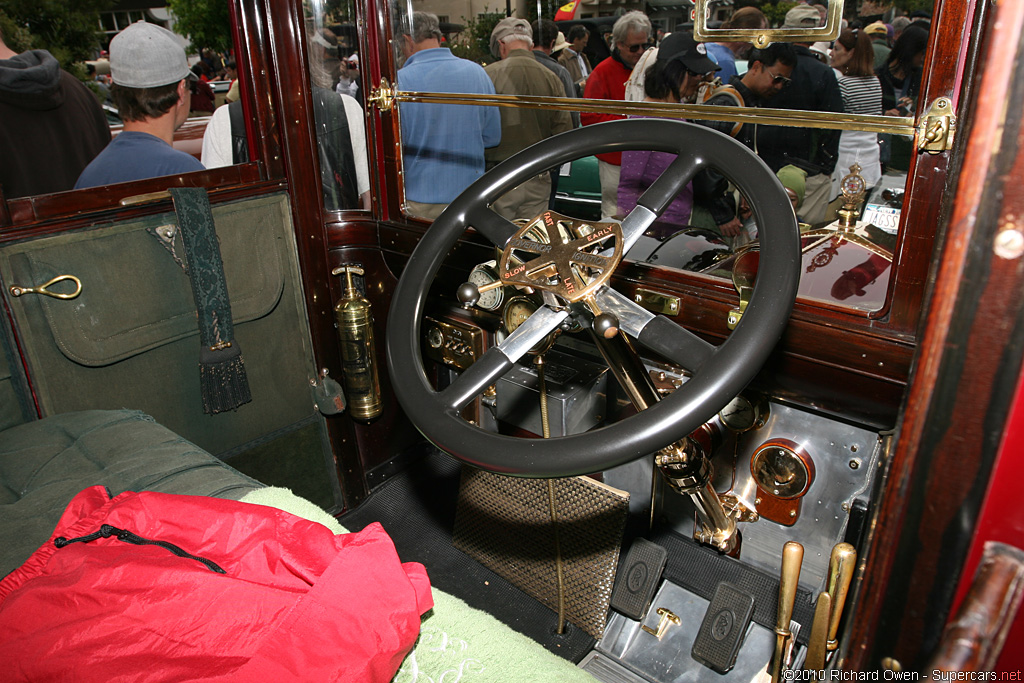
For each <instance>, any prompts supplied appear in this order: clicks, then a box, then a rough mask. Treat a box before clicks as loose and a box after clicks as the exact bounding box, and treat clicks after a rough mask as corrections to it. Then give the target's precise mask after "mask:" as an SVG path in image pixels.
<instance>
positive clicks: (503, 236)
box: [466, 204, 519, 249]
mask: <svg viewBox="0 0 1024 683" xmlns="http://www.w3.org/2000/svg"><path fill="white" fill-rule="evenodd" d="M466 222H467V224H468V225H470V226H472V227H473V228H476V231H477V232H479V233H480V234H482V235H483V236H484V237H486V238H487V239H488V240H490V242H491V244H493V245H494V246H496V247H498V248H499V249H504V248H505V245H506V244H507V243H508V240H509V238H511V237H512V235H514V234H515V233H516V231H517V230H519V227H518V226H517V225H516V224H515V223H513V222H512V221H510V220H508V219H507V218H505V217H504V216H501V215H499V214H497V213H495V212H494V211H493V210H492V209H491V208H490V207H488V206H486V205H479V204H478V205H476V206H472V207H470V209H469V211H467V212H466Z"/></svg>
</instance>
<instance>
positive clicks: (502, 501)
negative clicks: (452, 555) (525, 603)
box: [452, 467, 629, 638]
mask: <svg viewBox="0 0 1024 683" xmlns="http://www.w3.org/2000/svg"><path fill="white" fill-rule="evenodd" d="M554 483H555V499H556V508H557V518H558V526H557V530H558V538H557V540H558V543H559V545H560V547H561V554H562V563H563V567H562V575H563V583H564V587H565V616H566V619H567V620H568V621H570V622H572V623H573V624H575V625H576V626H578V627H580V628H581V629H583V630H584V631H586V632H587V633H589V634H590V635H591V636H593V637H594V638H600V637H601V634H602V633H603V631H604V626H605V619H606V618H607V615H608V603H609V601H610V600H611V594H612V584H613V583H614V582H615V569H616V566H617V564H618V559H619V548H620V546H621V544H622V533H623V529H624V527H625V523H626V516H627V513H628V509H629V495H628V494H627V493H625V492H623V491H618V490H616V489H612V488H610V487H608V486H605V485H603V484H601V483H599V482H596V481H594V480H593V479H589V478H587V477H573V478H568V479H555V480H554ZM452 543H453V544H454V545H455V547H456V548H458V549H459V550H461V551H462V552H464V553H466V554H467V555H469V556H470V557H472V558H474V559H475V560H477V561H478V562H480V563H481V564H483V565H484V566H486V567H488V568H489V569H491V570H492V571H493V572H495V573H496V574H498V575H499V576H501V577H502V578H504V579H506V580H507V581H509V582H510V583H512V584H513V585H515V586H516V587H518V588H519V589H521V590H522V591H523V592H525V593H527V594H528V595H530V596H532V597H534V598H536V599H537V600H539V601H540V602H541V603H542V604H544V605H547V606H548V607H550V608H551V609H552V610H555V611H556V612H557V610H558V579H557V565H556V559H555V558H556V552H555V547H556V546H555V543H556V537H555V526H554V525H553V524H552V521H551V513H550V508H549V505H548V482H547V480H545V479H522V478H519V477H507V476H503V475H498V474H491V473H489V472H483V471H481V470H476V469H473V468H470V467H464V468H463V470H462V482H461V485H460V489H459V500H458V506H457V508H456V517H455V529H454V533H453V536H452Z"/></svg>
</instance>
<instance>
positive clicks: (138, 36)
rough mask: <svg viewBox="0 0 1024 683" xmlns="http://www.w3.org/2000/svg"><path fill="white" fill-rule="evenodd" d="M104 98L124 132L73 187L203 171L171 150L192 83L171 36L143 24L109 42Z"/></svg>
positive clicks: (184, 115) (181, 51)
mask: <svg viewBox="0 0 1024 683" xmlns="http://www.w3.org/2000/svg"><path fill="white" fill-rule="evenodd" d="M110 76H111V80H112V81H113V86H112V87H111V89H110V94H111V96H112V97H113V100H114V104H116V105H117V108H118V112H119V113H120V115H121V120H122V121H123V122H124V128H123V130H122V131H121V133H120V134H118V135H117V137H115V138H114V140H113V141H112V142H111V143H110V144H109V145H107V146H106V148H105V149H104V150H103V151H102V152H101V153H100V154H99V155H98V156H97V157H96V158H95V159H93V161H92V163H91V164H89V165H88V166H87V167H86V168H85V170H84V171H82V175H81V176H79V178H78V182H77V183H76V184H75V188H84V187H98V186H100V185H111V184H113V183H123V182H128V181H131V180H141V179H143V178H155V177H158V176H166V175H178V174H181V173H190V172H192V171H201V170H203V165H202V164H201V163H199V161H198V160H197V159H196V158H195V157H193V156H191V155H189V154H186V153H185V152H181V151H178V150H176V149H174V147H172V143H173V142H174V132H175V131H176V130H178V128H180V127H181V125H182V124H183V123H184V122H185V119H187V118H188V113H189V109H190V107H191V103H192V82H193V81H194V80H196V76H195V75H194V74H193V73H192V72H191V71H190V70H189V67H188V60H187V59H186V57H185V50H184V49H183V48H182V46H181V43H179V42H178V38H177V36H175V35H174V34H173V33H171V32H170V31H168V30H167V29H165V28H161V27H160V26H157V25H156V24H150V23H147V22H144V21H140V22H138V23H135V24H132V25H131V26H129V27H128V28H126V29H124V30H123V31H121V32H120V33H118V34H117V35H116V36H114V39H113V40H111V41H110Z"/></svg>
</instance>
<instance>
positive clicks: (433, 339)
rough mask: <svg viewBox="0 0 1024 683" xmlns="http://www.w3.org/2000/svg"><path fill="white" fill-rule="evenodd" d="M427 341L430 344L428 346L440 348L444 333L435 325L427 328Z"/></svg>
mask: <svg viewBox="0 0 1024 683" xmlns="http://www.w3.org/2000/svg"><path fill="white" fill-rule="evenodd" d="M427 343H428V344H430V346H431V347H432V348H435V349H439V348H441V345H442V344H444V335H443V334H441V330H439V329H438V328H436V327H431V328H428V329H427Z"/></svg>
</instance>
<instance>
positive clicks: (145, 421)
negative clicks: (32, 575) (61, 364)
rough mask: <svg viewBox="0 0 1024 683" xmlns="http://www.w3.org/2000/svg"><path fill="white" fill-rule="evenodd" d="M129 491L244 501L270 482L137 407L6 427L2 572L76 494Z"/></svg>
mask: <svg viewBox="0 0 1024 683" xmlns="http://www.w3.org/2000/svg"><path fill="white" fill-rule="evenodd" d="M96 485H101V486H106V487H107V489H109V491H110V493H111V495H117V494H119V493H122V492H124V491H141V490H147V491H161V492H164V493H178V494H192V495H203V496H214V497H219V498H231V499H235V500H237V499H239V498H241V497H242V496H244V495H245V494H246V493H248V492H250V491H252V490H254V489H257V488H261V487H262V486H263V484H261V483H260V482H258V481H256V480H255V479H252V478H251V477H247V476H245V475H244V474H242V473H240V472H238V471H236V470H235V469H233V468H231V467H229V466H228V465H226V464H224V463H223V462H222V461H220V460H218V459H217V458H215V457H213V456H212V455H210V454H209V453H207V452H206V451H204V450H202V449H200V448H199V447H197V446H195V445H194V444H192V443H191V442H189V441H186V440H185V439H183V438H181V437H180V436H178V435H177V434H175V433H174V432H172V431H170V430H168V429H166V428H165V427H163V426H161V425H159V424H157V423H156V422H155V421H154V420H153V418H151V417H149V416H148V415H146V414H145V413H142V412H139V411H135V410H86V411H80V412H74V413H66V414H62V415H55V416H52V417H47V418H44V419H42V420H37V421H35V422H29V423H26V424H22V425H18V426H16V427H11V428H10V429H6V430H4V431H2V432H0V519H2V520H3V523H2V524H0V548H2V549H3V550H2V551H0V576H4V575H6V574H8V573H9V572H11V571H12V570H13V569H15V568H17V567H18V566H20V565H21V564H22V563H23V562H24V561H25V560H26V559H28V557H29V556H30V555H31V554H32V552H33V551H35V549H36V548H38V547H39V546H40V545H42V544H43V543H45V542H46V540H47V539H48V538H49V537H50V534H51V533H52V532H53V529H54V528H55V527H56V525H57V522H58V520H59V519H60V515H61V513H62V512H63V511H64V508H65V507H66V506H67V504H68V502H69V501H70V500H71V499H72V498H73V497H74V496H75V494H76V493H78V492H79V491H81V490H82V489H84V488H87V487H89V486H96Z"/></svg>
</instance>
